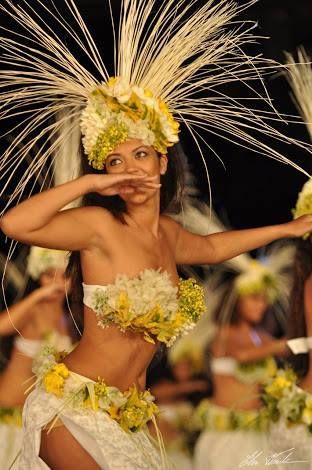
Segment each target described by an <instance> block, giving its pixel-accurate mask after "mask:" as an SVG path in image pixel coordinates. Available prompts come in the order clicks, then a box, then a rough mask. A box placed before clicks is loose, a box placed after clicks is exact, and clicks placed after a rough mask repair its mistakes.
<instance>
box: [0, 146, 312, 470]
mask: <svg viewBox="0 0 312 470" xmlns="http://www.w3.org/2000/svg"><path fill="white" fill-rule="evenodd" d="M167 164H168V158H167V157H166V156H165V155H160V156H159V155H158V154H157V152H156V151H155V149H154V148H153V147H151V146H146V145H144V144H143V142H142V141H140V140H137V139H131V140H128V141H127V142H125V143H123V144H120V145H118V146H117V147H116V148H115V149H114V150H113V152H111V153H110V154H109V155H108V157H107V159H106V162H105V171H106V172H107V174H102V175H96V174H89V175H84V176H82V177H80V178H78V179H77V180H75V181H72V182H69V183H66V184H64V185H61V186H59V187H56V188H53V189H50V190H48V191H45V192H43V193H41V194H38V195H36V196H33V197H32V198H31V199H28V200H27V201H24V202H23V203H21V204H20V205H19V206H17V207H16V208H14V209H11V210H10V211H9V212H8V213H7V214H6V215H5V216H4V217H3V218H2V222H1V228H2V230H3V231H4V232H5V233H6V234H7V235H8V236H10V237H12V238H16V239H18V240H20V241H21V242H23V243H29V244H37V245H42V246H49V247H50V248H54V249H63V250H72V251H80V256H81V269H82V274H83V280H84V283H85V286H84V287H85V299H84V303H85V309H84V333H83V336H82V338H81V341H80V343H79V345H78V346H77V348H76V349H75V350H74V351H73V352H72V353H71V354H69V355H68V356H67V357H66V359H65V360H64V363H65V365H66V368H67V369H68V370H71V371H73V372H75V373H78V374H80V375H82V376H85V377H88V379H91V380H93V381H96V380H97V379H98V377H102V378H103V379H104V380H105V383H106V384H107V385H109V386H113V387H116V388H118V389H119V390H121V391H122V392H124V391H126V390H129V388H130V387H131V386H133V385H134V384H135V386H136V387H137V389H138V390H144V384H145V374H146V368H147V366H148V364H149V363H150V361H151V359H152V357H153V355H154V353H155V350H156V344H153V341H152V342H151V341H146V339H147V340H151V336H152V337H153V336H154V335H153V328H154V326H149V325H148V324H147V326H145V325H144V322H142V325H141V326H137V327H136V326H135V318H132V315H131V314H130V311H129V306H127V299H125V305H120V307H119V310H120V309H121V308H122V311H124V313H125V314H126V313H127V314H128V318H126V321H125V323H121V322H120V320H119V319H118V316H117V311H118V309H116V310H114V307H113V305H111V306H109V305H108V307H109V308H108V309H107V307H106V305H107V304H108V302H110V301H111V302H113V303H116V301H117V299H116V294H115V292H114V286H115V288H116V290H117V292H118V283H121V285H122V288H123V289H125V290H126V291H127V288H128V286H129V288H130V286H131V284H132V283H133V282H137V283H138V284H142V283H143V282H145V283H146V295H147V297H146V299H150V298H151V296H152V295H153V296H155V297H156V299H157V300H156V301H157V302H159V301H160V299H159V295H160V294H161V293H162V292H161V290H163V295H165V296H166V297H167V295H170V298H171V295H172V292H173V293H175V286H176V285H177V284H178V275H177V272H176V268H175V266H176V264H212V263H220V262H222V261H223V260H224V259H227V258H232V257H234V256H236V255H238V254H239V253H241V252H242V251H245V250H251V249H254V248H256V247H258V246H260V245H263V244H267V243H269V242H271V241H273V240H275V239H277V238H284V237H290V236H300V235H302V234H303V233H306V232H307V231H308V230H309V229H310V228H311V226H312V222H311V217H309V216H308V217H303V218H301V219H298V220H296V221H292V222H289V223H286V224H284V225H278V226H271V227H265V228H261V229H251V230H244V231H234V232H228V233H226V232H225V233H219V234H215V235H210V236H206V237H202V236H197V235H194V234H191V233H190V232H187V231H185V230H184V229H182V228H181V227H180V226H179V225H178V224H177V223H176V222H174V221H173V220H172V219H169V218H167V217H166V216H164V215H160V189H159V187H160V175H162V174H165V172H166V170H167ZM94 192H97V193H99V194H100V195H102V196H112V195H118V196H119V197H120V198H121V199H122V201H123V202H124V203H125V206H126V210H125V211H124V212H123V213H122V214H121V215H122V219H120V218H117V217H115V216H114V215H113V214H112V213H111V212H110V211H109V210H107V209H105V208H104V207H95V206H93V207H92V206H86V207H81V208H77V209H72V210H68V211H61V209H62V208H63V207H64V206H65V205H66V204H68V203H69V202H71V201H72V200H74V199H76V198H77V197H80V196H84V195H86V194H87V193H94ZM121 274H122V275H123V276H120V275H121ZM144 278H145V279H144ZM157 282H159V283H160V286H159V289H161V290H160V291H159V292H157V291H156V292H153V290H155V287H154V286H155V285H156V283H157ZM97 286H98V287H97ZM101 286H104V287H101ZM105 286H111V290H112V292H111V293H109V295H107V294H106V291H107V289H108V288H107V287H105ZM149 291H150V292H149ZM121 292H122V290H121ZM182 293H183V290H182ZM114 294H115V295H114ZM157 294H158V295H157ZM180 295H181V294H180ZM109 296H111V299H110V297H109ZM186 298H187V297H186ZM122 300H123V299H119V301H120V303H122ZM142 300H143V301H144V299H137V302H138V307H137V308H142ZM168 300H169V299H168V298H167V299H166V301H168ZM149 302H150V303H151V301H150V300H149ZM140 304H141V305H140ZM153 304H154V305H153ZM156 305H157V304H156V303H154V302H152V303H151V305H150V306H151V308H156ZM193 307H195V308H194V310H195V312H193V313H192V315H194V316H196V303H195V304H194V306H193ZM115 308H116V307H115ZM199 308H200V306H199ZM99 309H100V311H102V312H103V313H104V312H105V313H104V316H103V317H102V321H101V319H100V318H101V317H99V316H97V315H96V313H95V312H99ZM109 311H111V313H109ZM106 312H107V313H106ZM135 313H136V315H138V313H137V309H136V310H135ZM109 314H110V316H111V320H107V319H106V318H105V317H106V316H107V315H109ZM108 318H109V317H108ZM99 319H100V320H99ZM99 321H100V323H101V324H102V325H103V326H105V328H99V326H98V323H99ZM154 321H155V320H154ZM175 321H177V320H176V319H174V320H173V322H175ZM119 322H120V323H121V327H122V330H125V331H122V330H121V329H120V328H118V323H119ZM132 325H133V326H132ZM156 325H157V321H156ZM159 326H161V323H160V325H159ZM169 326H172V325H170V322H169ZM157 330H158V329H157V327H156V331H157ZM170 330H171V331H172V330H173V331H172V333H173V334H172V333H171V331H170V333H171V334H170V333H169V335H168V332H167V331H164V335H165V338H166V336H167V337H168V336H169V338H170V336H171V335H172V336H173V335H175V330H174V329H173V328H172V329H171V328H170ZM140 331H142V332H143V335H142V334H140ZM155 336H156V339H158V340H160V341H161V340H163V337H162V335H161V331H160V333H158V334H156V335H155ZM117 358H118V360H116V359H117ZM66 373H67V372H66ZM66 373H65V374H66ZM51 398H53V399H54V398H55V397H54V396H51V394H50V395H49V392H47V391H45V390H43V389H42V388H39V389H37V391H36V392H34V394H33V396H31V398H30V399H29V401H28V406H27V407H26V412H25V416H26V417H27V416H28V415H29V416H31V417H32V418H35V416H36V413H37V416H38V417H39V416H40V419H38V422H37V423H32V427H31V428H30V429H27V427H26V437H25V442H27V437H28V440H29V439H32V440H33V439H34V436H36V439H37V442H40V433H41V430H42V428H43V427H44V423H45V424H48V423H50V422H51V421H52V420H53V419H54V418H55V414H57V413H56V409H55V406H54V407H52V406H51V407H50V406H48V407H47V406H46V405H44V403H47V400H49V401H51ZM58 400H59V399H58ZM66 415H67V410H66V411H65V410H64V413H63V414H61V416H60V418H61V419H60V420H61V423H62V424H63V426H59V427H57V428H55V429H54V430H53V431H51V432H50V433H48V432H47V431H45V430H43V431H42V441H41V450H40V455H41V457H39V455H38V453H39V448H37V449H35V448H34V446H33V445H30V443H29V442H28V444H29V446H28V445H27V446H26V445H25V448H24V457H25V458H26V459H28V460H25V462H29V463H37V462H39V461H40V460H41V459H42V460H44V461H45V462H46V463H47V464H48V465H49V466H52V467H53V466H54V465H60V466H62V465H65V461H66V462H68V458H70V459H71V461H72V463H73V464H75V465H76V464H77V465H81V468H83V465H84V466H86V465H91V466H92V465H93V467H94V468H97V467H96V466H95V463H94V460H97V461H98V465H101V459H99V457H98V455H95V452H94V453H93V458H92V457H91V455H89V454H88V453H87V452H85V451H84V450H83V449H82V448H81V446H80V445H79V444H78V442H79V437H80V441H81V435H80V436H79V434H78V431H77V430H76V432H75V431H74V429H76V428H74V429H73V428H72V427H71V426H70V424H69V423H70V422H71V421H72V422H74V423H77V424H78V429H81V428H82V429H83V428H85V429H86V427H87V426H86V425H87V423H85V425H83V424H82V423H83V421H82V419H83V417H81V416H79V413H77V415H75V414H73V415H72V414H71V415H70V417H68V416H66ZM28 422H29V421H28ZM39 423H40V426H39ZM91 424H92V420H90V422H89V423H88V427H87V429H88V431H89V432H91V429H92V426H91ZM89 426H90V429H89ZM92 431H93V434H96V436H94V437H95V442H97V441H98V442H99V443H100V442H102V441H100V439H103V436H101V435H100V436H99V435H97V433H96V428H94V429H93V430H92ZM30 432H31V433H32V435H31V434H30ZM73 436H74V437H75V438H76V439H74V437H73ZM104 438H105V436H104ZM85 439H86V436H84V439H83V441H84V440H85ZM77 440H78V442H77ZM61 442H62V446H60V443H61ZM107 442H108V443H109V440H107ZM90 444H91V442H90ZM37 445H38V444H37ZM84 446H86V444H85V442H83V443H82V447H84ZM26 447H27V448H28V449H29V450H32V453H30V452H29V451H28V452H27V449H26ZM99 450H100V445H99V446H98V447H96V451H97V452H96V453H98V452H99ZM36 451H37V452H36ZM65 451H66V452H65ZM35 452H36V453H37V455H36V453H35ZM89 452H90V451H89ZM27 453H28V455H27ZM103 454H104V455H105V453H104V452H103ZM124 457H125V456H119V459H120V458H124ZM101 458H103V457H102V456H101ZM130 458H131V456H129V455H128V456H127V457H126V459H127V461H129V460H128V459H130ZM78 468H79V467H78ZM91 468H92V467H91Z"/></svg>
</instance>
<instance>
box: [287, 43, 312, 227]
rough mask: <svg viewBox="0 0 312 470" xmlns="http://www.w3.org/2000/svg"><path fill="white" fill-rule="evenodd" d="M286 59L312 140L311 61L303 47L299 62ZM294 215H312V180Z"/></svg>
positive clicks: (292, 58)
mask: <svg viewBox="0 0 312 470" xmlns="http://www.w3.org/2000/svg"><path fill="white" fill-rule="evenodd" d="M286 58H287V72H288V73H287V75H286V76H287V79H288V82H289V84H290V86H291V89H292V94H293V98H294V101H295V103H296V105H297V108H298V110H299V112H300V114H301V115H302V118H303V120H304V122H305V124H306V126H307V129H308V132H309V135H310V138H311V139H312V64H311V59H310V57H309V56H308V54H307V53H306V51H305V50H304V48H303V47H302V48H299V49H298V62H295V60H294V57H293V56H292V55H291V54H286ZM293 214H294V218H295V219H297V218H298V217H300V216H301V215H305V214H312V178H310V179H309V180H308V181H307V182H306V183H305V184H304V185H303V187H302V189H301V191H300V193H299V195H298V199H297V202H296V207H295V209H294V210H293Z"/></svg>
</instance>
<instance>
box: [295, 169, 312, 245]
mask: <svg viewBox="0 0 312 470" xmlns="http://www.w3.org/2000/svg"><path fill="white" fill-rule="evenodd" d="M307 214H312V178H310V179H309V180H308V181H307V182H306V183H305V184H304V185H303V188H302V190H301V192H300V193H299V195H298V199H297V203H296V207H295V209H294V210H293V215H294V218H295V219H298V217H301V216H302V215H307ZM308 236H309V234H306V235H304V237H303V238H308Z"/></svg>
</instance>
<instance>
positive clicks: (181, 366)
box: [172, 359, 192, 382]
mask: <svg viewBox="0 0 312 470" xmlns="http://www.w3.org/2000/svg"><path fill="white" fill-rule="evenodd" d="M172 372H173V375H174V377H175V379H176V380H177V381H178V382H187V381H188V380H190V378H191V377H192V369H191V364H190V362H189V361H188V360H186V359H185V360H180V361H179V362H177V364H175V365H174V366H173V367H172Z"/></svg>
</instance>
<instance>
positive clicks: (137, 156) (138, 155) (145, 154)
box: [135, 150, 148, 159]
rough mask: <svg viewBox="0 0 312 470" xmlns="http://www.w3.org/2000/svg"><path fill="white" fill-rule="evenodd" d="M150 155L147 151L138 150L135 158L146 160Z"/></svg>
mask: <svg viewBox="0 0 312 470" xmlns="http://www.w3.org/2000/svg"><path fill="white" fill-rule="evenodd" d="M147 155H148V153H147V152H146V151H145V150H138V152H136V154H135V158H139V159H140V158H145V157H147Z"/></svg>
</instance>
